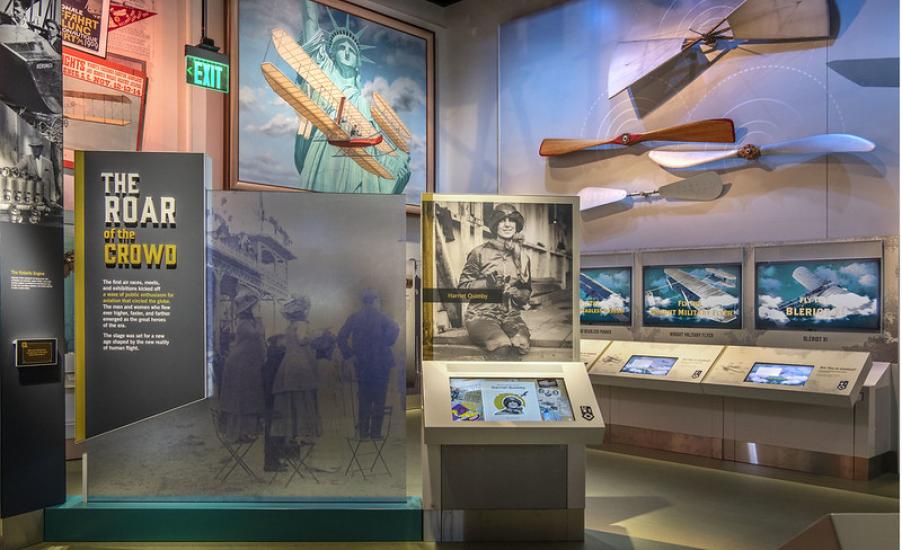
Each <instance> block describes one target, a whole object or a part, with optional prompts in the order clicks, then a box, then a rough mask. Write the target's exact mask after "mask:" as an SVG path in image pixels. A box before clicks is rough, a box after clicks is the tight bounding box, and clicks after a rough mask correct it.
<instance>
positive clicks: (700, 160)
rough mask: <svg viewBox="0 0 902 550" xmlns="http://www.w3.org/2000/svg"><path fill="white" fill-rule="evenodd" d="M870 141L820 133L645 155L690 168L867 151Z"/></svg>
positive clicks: (870, 146) (869, 148) (669, 166)
mask: <svg viewBox="0 0 902 550" xmlns="http://www.w3.org/2000/svg"><path fill="white" fill-rule="evenodd" d="M875 147H876V146H875V145H874V143H873V142H871V141H868V140H866V139H864V138H862V137H858V136H853V135H851V134H819V135H816V136H808V137H804V138H799V139H791V140H789V141H781V142H779V143H771V144H770V145H754V144H751V143H749V144H746V145H743V146H742V147H739V148H738V149H724V150H717V151H662V150H657V151H649V153H648V158H650V159H651V160H653V161H655V162H657V163H658V164H660V165H661V166H663V167H665V168H691V167H693V166H699V165H701V164H708V163H709V162H714V161H718V160H725V159H734V158H741V159H745V160H749V161H751V160H757V159H759V158H760V157H762V156H764V155H827V154H830V153H867V152H869V151H873V150H874V148H875Z"/></svg>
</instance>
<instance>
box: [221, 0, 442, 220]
mask: <svg viewBox="0 0 902 550" xmlns="http://www.w3.org/2000/svg"><path fill="white" fill-rule="evenodd" d="M301 4H307V5H308V6H309V5H315V6H316V8H317V11H318V16H319V22H320V27H321V28H322V29H324V31H325V32H326V33H328V32H331V30H332V22H331V21H330V19H329V16H328V12H327V11H326V10H331V8H327V7H325V6H323V5H321V4H316V3H315V2H311V1H309V0H251V1H248V0H244V1H242V2H241V3H240V4H239V10H240V12H239V29H238V35H239V55H240V60H241V64H240V65H239V70H238V90H237V91H238V124H239V133H238V134H239V135H238V148H239V153H238V155H239V161H238V172H239V179H240V180H241V181H245V182H257V183H271V184H276V185H284V186H289V187H299V182H298V178H299V176H298V172H297V170H296V169H295V165H294V140H295V134H296V133H297V129H298V121H297V116H296V115H295V112H294V110H293V109H292V108H291V107H289V106H288V105H287V104H286V103H285V102H284V101H282V99H281V98H279V96H278V95H276V93H275V92H273V91H272V90H271V89H270V88H269V86H268V85H267V84H266V81H265V80H264V78H263V74H262V73H261V71H260V63H262V62H263V61H264V60H265V61H271V62H276V64H277V65H279V66H280V68H281V69H282V70H283V71H284V70H285V69H286V67H285V64H284V63H282V62H281V60H280V59H279V57H278V55H277V54H276V53H275V51H274V49H273V48H272V47H271V32H272V29H274V28H276V27H280V28H282V29H285V30H286V31H288V33H289V34H291V35H292V36H300V35H301V33H302V30H303V17H302V12H301V9H300V6H301ZM333 14H334V17H335V19H336V21H337V23H338V24H339V25H342V26H344V25H345V24H346V22H347V21H348V20H349V21H350V26H351V30H352V31H354V32H355V33H357V32H359V31H360V29H361V27H362V26H363V25H365V26H366V28H365V30H364V32H363V34H362V35H361V38H360V41H361V43H362V44H366V45H370V46H375V47H374V48H372V49H368V50H365V51H364V52H362V53H363V54H364V55H365V56H366V57H368V58H370V59H372V60H373V61H374V62H375V63H364V64H363V65H362V66H361V72H360V82H361V85H362V86H363V89H364V94H365V95H367V96H371V94H372V92H373V91H378V92H379V94H380V95H382V96H383V97H384V98H385V99H386V100H387V101H388V102H389V103H390V104H391V106H392V108H393V109H394V110H395V112H397V114H398V116H399V117H400V118H401V120H402V121H403V122H404V124H405V125H406V126H407V127H408V128H409V129H410V132H411V134H412V140H411V141H412V143H411V158H410V171H411V177H410V182H409V183H408V184H407V189H406V192H407V202H408V203H412V204H419V202H420V199H419V195H420V193H422V192H424V190H425V188H426V42H425V41H424V40H423V39H421V38H418V37H414V36H411V35H408V34H405V33H402V32H400V31H397V30H395V29H391V28H388V27H385V26H382V25H379V24H377V23H373V22H371V21H366V20H364V19H361V18H358V17H356V16H350V18H349V19H347V18H346V17H347V16H346V14H344V13H342V12H340V11H338V10H335V11H333ZM287 74H289V75H291V73H290V72H288V73H287Z"/></svg>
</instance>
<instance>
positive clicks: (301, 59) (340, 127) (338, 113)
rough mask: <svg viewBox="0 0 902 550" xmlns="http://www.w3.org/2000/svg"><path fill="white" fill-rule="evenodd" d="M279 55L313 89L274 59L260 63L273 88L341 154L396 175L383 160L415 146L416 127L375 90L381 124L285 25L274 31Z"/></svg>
mask: <svg viewBox="0 0 902 550" xmlns="http://www.w3.org/2000/svg"><path fill="white" fill-rule="evenodd" d="M272 41H273V44H274V45H275V49H276V51H277V52H278V54H279V56H280V57H281V58H282V59H283V60H284V61H285V62H286V63H287V64H288V65H289V66H290V67H291V68H292V69H293V70H294V71H295V72H296V73H297V76H298V77H299V78H300V79H301V80H303V82H304V83H305V84H306V86H307V90H305V89H304V88H303V87H301V86H299V85H298V84H296V83H295V82H294V81H293V80H292V79H291V78H289V77H288V76H286V75H285V73H283V72H282V71H281V70H280V69H279V68H277V67H276V66H275V65H274V64H273V63H271V62H268V61H267V62H264V63H262V64H261V66H260V68H261V70H262V71H263V77H264V78H265V79H266V82H267V83H268V84H269V86H270V88H272V90H273V91H274V92H276V94H278V95H279V97H281V98H282V99H283V100H284V101H285V102H286V103H288V105H290V106H291V108H292V109H294V110H295V112H296V113H297V116H298V118H299V119H300V120H301V122H302V123H303V122H305V121H307V122H309V123H310V124H312V125H313V126H314V127H316V129H317V130H319V131H320V132H321V133H322V134H323V135H324V136H325V137H326V141H327V142H328V143H329V144H330V145H333V146H335V147H336V148H337V149H338V153H337V154H338V155H340V156H344V157H347V158H350V159H352V160H353V161H354V162H356V163H357V164H358V165H360V167H361V168H363V169H364V170H366V171H367V172H369V173H371V174H375V175H376V176H378V177H380V178H385V179H394V178H395V177H396V176H395V175H393V174H391V173H390V172H389V171H388V170H387V169H386V168H385V166H384V165H383V164H382V163H381V162H379V159H380V158H383V157H385V156H387V155H396V154H397V153H396V152H397V150H399V149H400V150H401V151H403V152H405V153H406V152H409V151H410V140H411V134H410V130H408V129H407V127H406V126H405V125H404V123H403V122H402V121H401V119H400V118H399V117H398V114H397V113H396V112H395V111H394V110H393V109H392V108H391V106H389V104H388V102H387V101H385V99H384V98H382V97H381V96H379V94H378V93H373V102H372V106H371V107H372V115H373V119H374V121H375V123H376V124H377V125H378V128H377V127H376V126H375V125H374V124H373V122H372V121H370V120H369V119H367V118H366V117H365V116H364V115H363V114H362V113H361V112H360V111H359V110H358V109H357V108H356V107H355V106H354V105H353V104H352V103H351V102H349V101H347V98H346V97H345V96H344V95H343V94H342V91H341V90H340V89H339V88H338V86H336V85H335V83H334V82H332V80H331V79H330V78H329V77H328V75H326V73H325V72H324V71H323V70H322V68H320V66H319V65H318V64H317V63H316V62H315V61H314V60H313V59H311V58H310V56H309V55H307V53H306V52H305V51H304V49H303V48H302V47H301V46H299V45H298V43H297V42H295V40H294V39H293V38H292V37H291V36H290V35H289V34H288V33H287V32H286V31H284V30H283V29H274V30H273V31H272Z"/></svg>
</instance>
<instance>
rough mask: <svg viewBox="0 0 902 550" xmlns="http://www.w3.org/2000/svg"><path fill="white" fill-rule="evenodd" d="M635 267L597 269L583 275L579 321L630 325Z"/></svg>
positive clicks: (581, 278) (582, 322) (585, 270)
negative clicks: (633, 268)
mask: <svg viewBox="0 0 902 550" xmlns="http://www.w3.org/2000/svg"><path fill="white" fill-rule="evenodd" d="M632 277H633V270H632V268H631V267H593V268H583V269H582V270H580V272H579V322H580V324H583V325H619V326H630V325H631V324H632V323H631V315H632V308H631V305H632Z"/></svg>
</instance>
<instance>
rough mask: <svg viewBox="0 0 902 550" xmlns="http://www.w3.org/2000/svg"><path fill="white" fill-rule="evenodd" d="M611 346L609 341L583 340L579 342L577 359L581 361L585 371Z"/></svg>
mask: <svg viewBox="0 0 902 550" xmlns="http://www.w3.org/2000/svg"><path fill="white" fill-rule="evenodd" d="M610 345H611V341H610V340H589V339H586V338H583V339H581V340H580V341H579V358H580V359H582V361H583V364H584V365H586V369H591V368H592V365H594V364H595V361H597V360H598V358H599V357H601V354H602V353H604V350H606V349H608V346H610Z"/></svg>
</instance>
